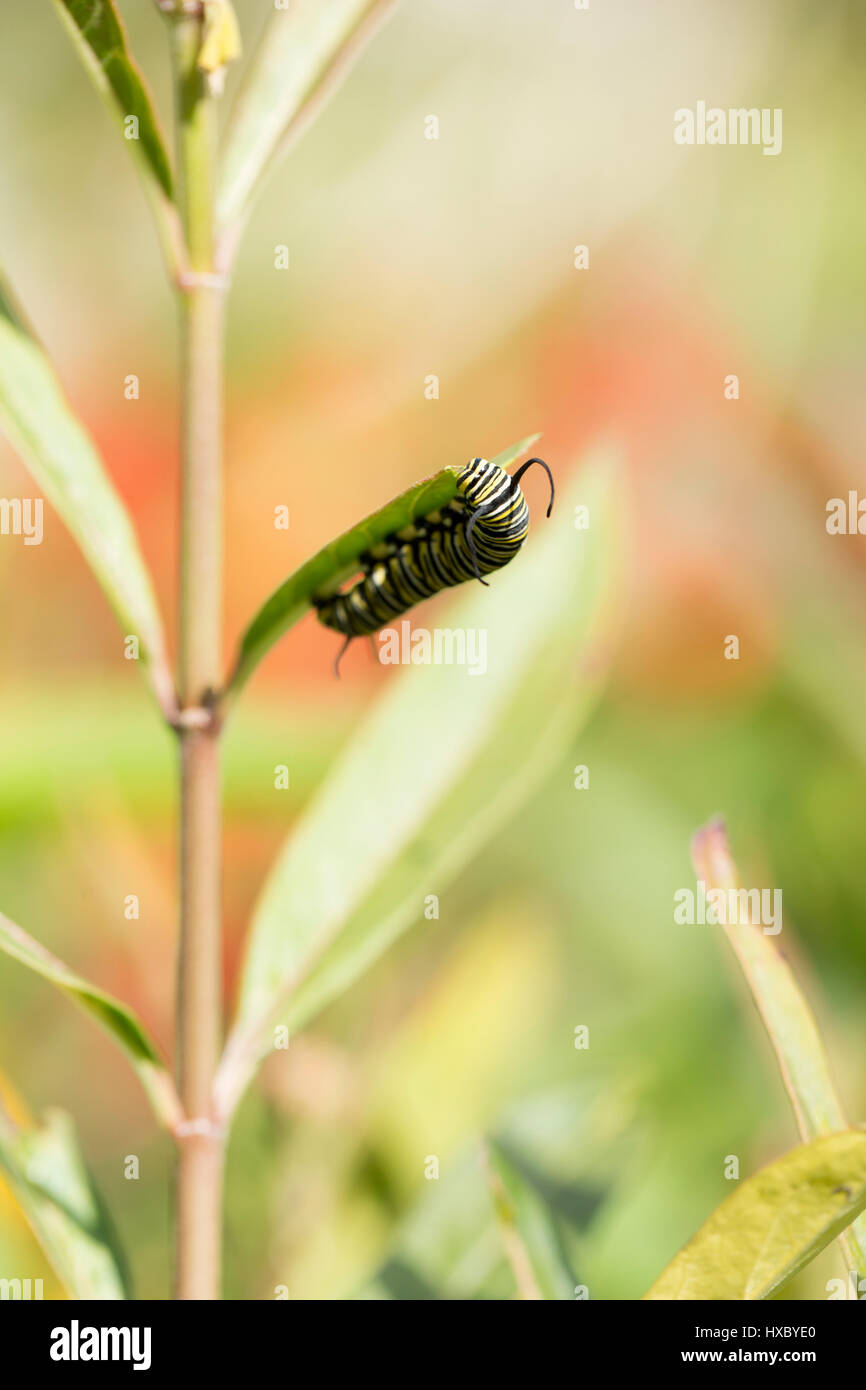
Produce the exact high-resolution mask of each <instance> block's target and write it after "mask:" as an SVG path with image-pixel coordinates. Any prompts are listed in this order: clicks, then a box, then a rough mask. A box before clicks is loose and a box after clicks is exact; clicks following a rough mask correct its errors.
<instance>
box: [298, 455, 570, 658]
mask: <svg viewBox="0 0 866 1390" xmlns="http://www.w3.org/2000/svg"><path fill="white" fill-rule="evenodd" d="M534 463H540V464H541V466H542V468H543V469H544V471H545V472H546V474H547V477H548V480H549V482H550V502H549V504H548V508H547V515H548V516H550V514H551V511H552V510H553V500H554V483H553V474H552V473H551V471H550V469H549V468H548V466H547V464H546V463H545V461H544V459H540V458H532V459H528V460H527V461H526V463H523V464H521V466H520V467H519V468H518V469H517V471H516V472H515V473H514V474H513V475H509V474H508V473H506V472H505V469H504V468H500V467H499V465H498V464H495V463H489V462H488V461H487V459H482V458H475V459H470V461H469V463H467V464H466V466H465V468H461V470H460V472H459V473H458V475H457V491H458V496H457V497H455V498H454V500H453V501H452V502H449V503H448V504H447V506H445V507H443V508H442V509H441V510H440V511H437V512H431V513H430V514H429V515H428V516H426V517H420V518H419V519H418V520H417V521H416V522H415V525H414V527H412V528H407V530H409V531H410V534H408V535H407V532H406V531H403V532H399V533H396V534H395V535H392V536H388V537H386V538H385V540H384V541H383V542H382V543H381V545H378V546H376V547H374V549H375V551H376V554H373V553H367V554H365V555H363V556H361V558H360V561H359V567H360V569H361V577H360V578H359V579H357V580H356V581H355V583H354V584H352V585H351V587H350V588H348V589H346V590H345V591H344V592H341V593H336V594H327V595H321V596H317V597H314V598H313V600H312V602H313V607H314V608H315V609H316V613H317V616H318V619H319V622H320V623H323V624H324V626H325V627H328V628H331V629H332V630H333V631H334V632H339V633H341V634H342V635H343V637H345V639H346V640H345V642H344V643H343V646H342V647H341V649H340V652H339V654H338V656H337V659H336V662H335V663H334V669H335V671H336V673H337V675H339V666H340V661H341V659H342V657H343V654H344V652H345V650H346V648H347V647H348V645H349V643H350V642H351V641H352V640H353V639H354V638H355V637H366V636H372V634H373V633H375V632H378V630H379V628H381V627H385V626H386V625H387V624H388V623H390V622H391V621H393V619H394V618H398V617H400V615H401V614H402V613H405V612H407V611H408V609H410V608H414V607H415V604H416V603H421V602H422V601H423V600H424V599H426V598H431V597H432V596H433V594H437V593H439V591H440V590H441V589H447V588H450V587H451V586H452V585H454V584H463V583H464V582H465V581H466V580H469V579H478V580H480V581H481V583H482V584H484V583H486V580H485V579H484V575H485V574H492V573H493V571H494V570H498V569H502V567H503V566H504V565H507V564H508V563H509V561H510V560H513V559H514V556H515V555H516V554H517V552H518V551H519V550H520V548H521V546H522V545H523V542H524V541H525V540H526V537H527V534H528V532H529V507H528V506H527V504H526V498H525V497H524V495H523V493H522V491H521V489H520V479H521V478H522V477H523V474H524V473H525V472H526V470H527V468H530V467H531V466H532V465H533V464H534Z"/></svg>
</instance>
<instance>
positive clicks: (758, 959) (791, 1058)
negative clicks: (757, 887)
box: [692, 820, 866, 1277]
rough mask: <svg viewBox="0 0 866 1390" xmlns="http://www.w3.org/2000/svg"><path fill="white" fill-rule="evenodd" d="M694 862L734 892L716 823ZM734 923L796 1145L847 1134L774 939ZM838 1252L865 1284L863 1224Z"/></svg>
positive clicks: (735, 882)
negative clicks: (842, 1251)
mask: <svg viewBox="0 0 866 1390" xmlns="http://www.w3.org/2000/svg"><path fill="white" fill-rule="evenodd" d="M692 859H693V862H694V866H695V872H696V873H697V875H698V877H699V878H700V879H702V880H703V882H704V883H705V884H706V885H707V888H716V889H721V890H722V891H723V892H725V893H731V892H736V891H740V879H739V874H738V872H737V867H736V865H735V863H734V861H733V859H732V857H731V852H730V848H729V846H728V838H727V834H726V832H725V827H724V823H723V822H722V821H720V820H715V821H711V822H710V824H709V825H706V826H704V827H703V829H701V830H699V831H698V833H697V834H696V835H695V837H694V839H693V841H692ZM730 915H733V914H730ZM737 917H738V920H737V921H734V922H727V923H725V924H724V930H725V934H726V935H727V938H728V940H729V942H730V943H731V946H732V947H733V949H734V953H735V954H736V957H737V959H738V961H739V963H740V966H741V967H742V971H743V974H744V975H745V977H746V980H747V982H748V985H749V988H750V989H751V991H752V995H753V996H754V1000H755V1003H756V1004H757V1006H758V1010H759V1012H760V1015H761V1018H762V1019H763V1021H764V1025H765V1027H766V1029H767V1032H768V1034H769V1036H770V1041H771V1043H772V1045H773V1048H774V1049H775V1052H776V1057H777V1058H778V1062H779V1069H780V1071H781V1073H782V1080H783V1081H784V1083H785V1087H786V1089H787V1091H788V1095H789V1096H790V1098H791V1104H792V1105H793V1107H794V1114H795V1116H796V1119H797V1127H798V1129H799V1131H800V1136H801V1138H802V1139H804V1140H809V1139H816V1138H818V1137H819V1136H820V1135H822V1134H833V1133H835V1132H836V1131H837V1130H842V1129H845V1128H846V1127H847V1125H848V1120H847V1118H846V1116H845V1112H844V1110H843V1108H842V1103H841V1101H840V1100H839V1097H838V1095H837V1093H836V1088H835V1086H834V1085H833V1080H832V1077H831V1076H830V1068H829V1066H828V1064H827V1056H826V1053H825V1051H824V1046H823V1043H822V1042H821V1037H820V1034H819V1033H818V1028H817V1026H816V1023H815V1019H814V1017H813V1015H812V1011H811V1009H810V1008H809V1005H808V1003H807V1002H806V1000H805V998H804V997H803V994H802V992H801V990H800V987H799V985H798V984H797V981H796V979H795V978H794V974H793V971H792V970H791V967H790V966H789V964H788V962H787V960H786V959H785V957H784V956H783V955H782V952H781V951H780V949H779V947H778V945H777V944H776V943H777V940H778V938H777V937H776V936H770V935H765V933H764V930H763V927H762V925H761V924H760V923H753V922H752V921H750V920H749V914H748V912H742V913H740V912H738V913H737ZM739 918H743V920H739ZM843 1245H844V1247H845V1250H846V1255H847V1257H848V1259H849V1263H852V1267H854V1268H856V1269H858V1270H859V1272H860V1273H861V1274H862V1275H864V1277H866V1218H864V1219H863V1220H860V1221H857V1222H855V1223H854V1225H853V1226H852V1228H851V1230H850V1231H849V1232H847V1233H846V1235H845V1237H844V1238H843Z"/></svg>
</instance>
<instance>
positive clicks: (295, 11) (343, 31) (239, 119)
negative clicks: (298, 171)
mask: <svg viewBox="0 0 866 1390" xmlns="http://www.w3.org/2000/svg"><path fill="white" fill-rule="evenodd" d="M394 4H395V0H329V3H327V4H323V3H322V0H295V3H294V4H293V5H292V6H291V7H290V8H289V9H281V10H272V12H271V15H270V18H269V19H268V21H267V23H266V25H265V28H264V32H263V34H262V38H261V40H260V42H259V45H258V48H257V49H256V52H255V53H254V55H253V58H252V60H251V62H250V64H249V66H248V68H247V71H246V73H245V74H244V78H243V82H242V84H241V87H240V89H239V91H238V95H237V99H236V101H235V104H234V107H233V110H232V113H231V119H230V121H229V125H228V129H227V131H226V139H225V147H224V155H223V159H222V167H221V174H220V181H219V189H218V195H217V217H218V221H219V222H220V224H221V225H222V226H224V227H226V226H229V225H230V224H232V223H234V222H236V221H237V220H239V219H242V218H243V216H244V215H245V213H246V212H247V210H248V208H249V204H250V201H251V199H252V196H253V194H254V192H255V191H256V189H257V187H258V186H259V184H260V181H261V179H262V176H263V174H264V173H265V172H266V171H269V170H270V169H271V168H272V167H273V166H274V165H275V164H276V163H278V162H279V160H280V159H281V158H282V156H283V155H284V154H285V153H286V152H287V151H288V149H289V148H290V146H291V144H292V143H293V141H294V140H295V139H296V138H297V137H298V136H299V135H300V134H301V133H302V132H303V130H305V129H306V127H307V125H308V124H309V123H310V122H311V121H312V119H313V118H314V117H315V116H316V115H317V114H318V112H319V111H320V110H321V108H322V106H323V105H324V104H325V102H326V101H327V99H328V97H329V96H330V95H331V93H332V92H333V91H334V90H336V88H337V86H339V84H340V82H341V81H342V79H343V78H344V76H345V75H346V74H347V73H348V71H349V69H350V68H351V66H352V64H353V62H354V61H355V58H356V57H357V56H358V54H359V53H360V52H361V50H362V48H363V47H364V44H365V43H366V42H367V41H368V39H369V38H371V37H372V35H373V34H374V33H375V32H376V29H377V28H378V26H379V24H380V23H381V22H382V20H383V19H384V18H385V16H386V15H387V14H388V13H389V11H390V10H391V9H393V8H394Z"/></svg>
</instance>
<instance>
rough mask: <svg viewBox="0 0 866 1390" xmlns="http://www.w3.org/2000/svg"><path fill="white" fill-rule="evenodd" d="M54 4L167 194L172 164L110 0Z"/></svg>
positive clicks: (133, 144) (101, 91)
mask: <svg viewBox="0 0 866 1390" xmlns="http://www.w3.org/2000/svg"><path fill="white" fill-rule="evenodd" d="M54 8H55V9H56V10H57V13H58V14H59V16H60V18H61V20H62V22H63V26H64V28H65V29H66V30H67V32H68V33H69V35H70V37H71V38H72V42H73V44H74V46H75V48H76V49H77V51H78V54H79V57H80V58H81V60H82V62H83V63H84V66H85V67H86V68H87V71H88V72H89V74H90V77H91V79H92V81H93V83H94V85H95V87H96V90H97V91H98V92H99V95H100V96H101V97H102V99H103V101H104V102H105V104H106V106H107V107H108V108H109V110H110V111H111V113H112V115H113V116H114V117H115V118H116V120H117V121H118V123H119V125H120V126H121V128H123V123H124V121H125V120H126V118H127V116H134V117H135V118H136V120H137V122H138V139H136V140H128V141H127V143H128V144H129V146H130V147H131V149H132V151H133V153H134V154H137V155H138V156H139V159H140V160H141V162H142V164H143V166H144V168H145V170H146V172H147V173H148V174H149V175H150V176H151V177H152V178H154V179H155V180H156V182H157V184H158V185H159V187H160V189H161V190H162V192H163V193H164V194H165V196H166V198H169V199H170V198H171V197H172V193H173V187H172V174H171V165H170V163H169V159H168V155H167V154H166V150H165V145H164V143H163V138H162V135H161V134H160V130H159V125H158V123H157V120H156V116H155V115H154V112H153V107H152V105H151V101H150V97H149V95H148V92H147V88H146V87H145V85H144V80H143V78H142V76H141V73H140V72H139V70H138V68H137V67H136V65H135V63H134V61H133V59H132V56H131V55H130V52H129V50H128V48H127V46H126V34H125V33H124V29H123V24H122V23H121V20H120V16H119V14H118V12H117V8H116V6H115V4H114V0H54Z"/></svg>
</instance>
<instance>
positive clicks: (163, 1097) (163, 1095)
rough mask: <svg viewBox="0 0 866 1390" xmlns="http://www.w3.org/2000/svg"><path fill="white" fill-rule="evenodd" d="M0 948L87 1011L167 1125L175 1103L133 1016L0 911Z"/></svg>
mask: <svg viewBox="0 0 866 1390" xmlns="http://www.w3.org/2000/svg"><path fill="white" fill-rule="evenodd" d="M0 951H5V952H6V954H7V955H8V956H11V957H12V958H13V959H14V960H17V961H20V962H21V964H22V965H27V966H29V967H30V969H31V970H35V971H36V973H37V975H42V976H44V978H45V979H46V980H50V981H51V982H52V984H55V985H56V986H57V988H58V989H60V990H62V991H63V993H64V994H66V995H68V996H69V998H70V999H73V1000H74V1001H75V1003H76V1004H78V1005H80V1007H81V1008H82V1009H85V1010H86V1012H87V1013H89V1014H92V1015H93V1017H94V1018H95V1019H97V1021H98V1022H99V1023H101V1024H102V1026H103V1028H105V1029H106V1030H107V1032H109V1033H110V1034H111V1035H112V1037H113V1038H114V1040H115V1042H117V1043H118V1044H119V1046H120V1047H121V1048H122V1049H123V1051H124V1052H125V1053H126V1055H127V1057H128V1058H129V1060H130V1062H131V1063H132V1065H133V1067H134V1069H135V1071H136V1072H137V1073H138V1076H139V1078H140V1080H141V1083H142V1085H143V1086H144V1089H145V1091H146V1092H147V1095H148V1097H149V1099H150V1102H151V1105H152V1106H153V1109H154V1111H155V1112H156V1114H157V1116H158V1117H159V1119H161V1120H162V1122H163V1123H164V1124H166V1125H167V1126H168V1127H169V1128H173V1127H174V1125H175V1124H176V1122H177V1120H178V1119H179V1117H180V1103H179V1101H178V1099H177V1094H176V1092H175V1089H174V1084H173V1082H172V1079H171V1076H170V1075H169V1072H168V1070H167V1068H166V1066H165V1063H164V1062H163V1060H162V1058H161V1057H160V1055H159V1052H158V1051H157V1049H156V1047H155V1045H154V1044H153V1043H152V1042H151V1040H150V1038H149V1037H148V1035H147V1033H146V1032H145V1029H144V1027H143V1025H142V1024H141V1023H140V1022H139V1020H138V1019H137V1018H136V1016H135V1014H134V1013H133V1012H132V1011H131V1010H130V1009H128V1008H127V1007H126V1005H125V1004H122V1003H120V1001H119V1000H117V999H114V998H113V997H112V996H111V995H110V994H106V993H105V992H104V991H103V990H101V989H98V988H97V987H96V986H95V985H91V984H89V983H88V981H87V980H83V979H82V978H81V976H80V975H76V974H75V973H74V971H72V970H70V969H69V967H68V966H67V965H64V963H63V961H61V960H58V959H57V957H56V956H53V955H52V954H51V952H50V951H46V949H45V947H44V946H42V945H40V943H39V942H38V941H35V940H34V939H33V937H32V936H28V934H27V932H25V931H22V929H21V927H19V926H16V924H15V923H14V922H10V920H9V918H8V917H4V916H3V914H2V913H0Z"/></svg>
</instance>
